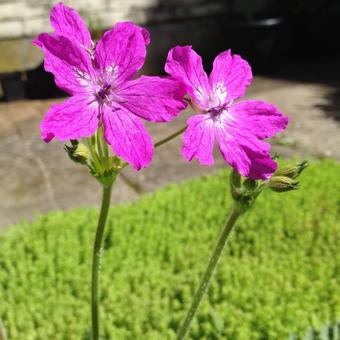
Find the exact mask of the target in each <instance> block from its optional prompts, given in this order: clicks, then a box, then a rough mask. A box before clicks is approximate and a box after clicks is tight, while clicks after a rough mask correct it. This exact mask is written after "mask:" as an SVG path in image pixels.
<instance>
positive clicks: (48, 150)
mask: <svg viewBox="0 0 340 340" xmlns="http://www.w3.org/2000/svg"><path fill="white" fill-rule="evenodd" d="M311 72H313V69H311ZM293 73H294V72H293ZM336 85H337V84H336V83H334V82H327V84H325V82H315V81H311V80H310V79H307V80H303V81H301V80H290V81H288V80H280V79H273V78H268V77H256V78H255V81H254V84H253V86H252V87H251V89H250V90H249V91H248V95H247V97H248V98H252V99H255V98H257V99H262V100H266V101H269V102H272V103H274V104H276V105H277V106H278V107H279V108H280V109H281V111H282V112H284V113H285V114H287V115H288V116H289V118H290V125H289V128H288V129H287V131H286V132H285V133H283V134H281V136H280V137H278V138H277V139H276V140H274V146H273V150H274V151H278V152H280V153H281V154H282V155H283V156H291V155H298V156H299V157H301V158H308V157H324V156H328V157H334V158H336V159H338V160H340V147H339V146H340V125H339V124H340V121H339V120H338V119H339V114H340V112H339V111H340V109H339V107H337V105H336V104H337V103H339V100H338V98H339V96H338V94H339V93H338V92H339V87H337V86H336ZM54 101H55V100H54ZM52 102H53V101H51V100H45V101H42V100H41V101H20V102H12V103H0V164H1V168H0V178H1V188H0V200H1V205H0V228H3V227H5V226H7V225H9V224H12V223H16V222H18V221H19V220H20V219H23V218H28V219H32V218H33V217H34V214H35V213H38V212H43V213H45V212H47V211H49V210H52V209H68V208H72V207H77V206H98V204H99V198H100V188H99V186H98V184H97V183H96V181H95V180H94V179H92V178H91V176H90V175H89V174H87V171H86V169H85V168H84V167H81V166H79V165H77V164H74V163H73V162H71V161H69V159H68V157H67V155H66V154H65V152H64V151H63V144H62V143H59V142H56V141H53V142H51V143H50V144H44V143H43V142H42V141H41V140H40V134H39V128H38V126H39V121H40V119H41V117H42V116H43V114H44V112H45V111H46V110H47V108H48V107H49V106H50V104H51V103H52ZM189 114H190V112H185V113H184V114H183V115H182V116H181V117H179V118H178V119H177V120H176V121H174V122H173V123H171V124H167V125H163V124H153V125H150V124H148V127H149V131H150V132H151V134H152V135H153V137H154V140H155V141H157V140H159V139H161V138H163V137H164V136H166V135H168V134H170V133H171V132H173V131H176V130H177V129H178V128H180V127H182V126H184V124H185V120H186V117H187V116H188V115H189ZM180 144H181V141H180V138H177V139H176V140H173V141H172V142H170V143H168V144H167V145H165V146H162V147H161V148H159V149H157V151H156V154H155V159H154V162H153V163H152V165H151V166H150V167H149V168H147V169H145V170H143V171H141V172H138V173H137V172H134V171H133V170H131V169H126V170H124V172H123V174H122V176H121V177H120V179H119V180H118V184H117V185H116V187H115V189H114V192H113V202H114V203H118V202H126V201H131V200H134V199H136V198H137V197H138V196H139V195H140V194H141V193H143V192H150V191H152V190H154V189H155V188H157V187H160V186H164V185H165V184H166V183H169V182H180V181H183V180H186V179H188V178H191V177H193V176H197V175H200V174H204V173H209V172H213V171H216V169H218V168H221V167H223V166H224V163H223V162H222V160H221V158H220V157H219V156H217V157H216V158H217V164H216V166H215V167H213V168H208V167H201V166H199V165H197V164H196V162H192V163H187V162H185V161H184V160H182V158H181V156H180Z"/></svg>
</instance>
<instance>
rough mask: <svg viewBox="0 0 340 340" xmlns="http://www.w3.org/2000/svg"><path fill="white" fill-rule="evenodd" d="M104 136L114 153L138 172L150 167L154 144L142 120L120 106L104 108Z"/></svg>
mask: <svg viewBox="0 0 340 340" xmlns="http://www.w3.org/2000/svg"><path fill="white" fill-rule="evenodd" d="M103 124H104V136H105V139H106V141H107V143H108V144H110V145H111V147H112V150H113V152H114V153H115V155H117V156H118V157H121V158H122V159H124V160H125V161H126V162H128V163H129V164H131V165H132V166H133V167H134V168H135V169H136V170H140V169H141V168H144V167H146V166H148V165H149V164H150V162H151V160H152V157H153V144H152V140H151V137H150V135H149V134H148V132H147V131H146V129H145V127H144V125H143V122H142V121H141V119H140V118H139V117H137V116H135V115H134V114H132V113H131V112H130V111H128V110H127V109H125V108H123V107H122V106H119V105H118V104H116V105H115V107H108V106H104V112H103Z"/></svg>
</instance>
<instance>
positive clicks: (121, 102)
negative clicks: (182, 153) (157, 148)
mask: <svg viewBox="0 0 340 340" xmlns="http://www.w3.org/2000/svg"><path fill="white" fill-rule="evenodd" d="M51 25H52V26H53V27H54V29H55V32H54V33H53V34H51V35H50V34H47V33H42V34H40V35H39V36H38V37H37V38H36V39H35V40H34V44H36V45H37V46H39V47H40V48H41V49H42V50H43V52H44V54H45V59H44V66H45V69H46V71H49V72H51V73H53V75H54V78H55V82H56V84H57V86H58V87H60V88H61V89H63V90H64V91H66V92H68V93H69V94H70V95H72V96H71V98H69V99H67V100H66V101H64V102H63V103H62V104H58V105H52V107H51V108H50V110H49V111H48V112H47V113H46V115H45V117H44V119H43V121H42V123H41V125H40V128H41V133H42V138H43V139H44V140H45V141H46V142H49V141H50V140H51V139H52V138H54V137H56V138H57V139H59V140H61V141H65V140H69V139H79V138H84V137H90V136H91V135H93V134H94V132H95V131H96V130H97V128H98V126H99V125H100V124H103V128H104V136H105V139H106V141H107V143H108V144H110V145H111V147H112V150H113V152H114V154H115V155H117V156H119V157H121V158H123V159H124V160H125V161H126V162H128V163H130V164H131V165H132V166H133V167H134V168H135V169H137V170H139V169H141V168H143V167H145V166H147V165H148V164H149V163H150V161H151V160H152V156H153V143H152V140H151V137H150V135H149V134H148V132H147V131H146V129H145V127H144V124H143V122H142V120H141V118H143V119H145V120H148V121H150V122H167V121H170V120H171V119H173V118H174V117H175V116H176V115H177V114H178V113H179V112H180V111H181V110H183V109H184V108H185V106H186V105H185V103H183V101H182V98H183V95H184V93H185V92H184V93H183V90H184V88H183V86H181V84H180V83H179V82H178V81H176V80H173V79H170V78H160V77H147V76H142V77H140V78H138V79H135V80H132V77H133V76H134V75H135V74H136V72H137V71H138V70H139V69H140V68H141V67H142V66H143V63H144V59H145V56H146V45H148V44H149V42H150V39H149V33H148V32H147V31H146V30H145V29H142V28H140V27H138V26H136V25H134V24H132V23H130V22H121V23H117V24H116V25H114V27H113V28H112V29H111V30H109V31H107V32H106V33H105V34H104V35H103V36H102V38H101V39H100V40H99V41H98V43H97V44H96V46H94V44H93V42H92V41H91V36H90V33H89V31H88V29H87V27H86V25H85V23H84V22H83V20H82V18H81V17H80V16H79V14H78V13H77V12H76V11H74V10H73V9H71V8H69V7H66V6H65V5H63V4H62V3H59V4H57V5H55V6H54V8H53V9H52V12H51Z"/></svg>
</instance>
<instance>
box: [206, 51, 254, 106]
mask: <svg viewBox="0 0 340 340" xmlns="http://www.w3.org/2000/svg"><path fill="white" fill-rule="evenodd" d="M252 79H253V75H252V72H251V68H250V66H249V64H248V63H247V62H246V61H245V60H244V59H242V58H241V57H240V56H239V55H233V56H232V55H231V52H230V50H228V51H225V52H222V53H220V54H219V55H218V56H217V57H216V58H215V60H214V64H213V70H212V72H211V74H210V76H209V81H210V85H211V88H212V91H213V92H214V89H216V88H218V87H221V85H222V86H224V87H225V90H226V92H227V96H226V98H225V103H226V102H229V101H231V100H233V99H237V98H240V97H242V96H243V95H244V93H245V92H246V90H247V87H248V86H249V85H250V83H251V82H252Z"/></svg>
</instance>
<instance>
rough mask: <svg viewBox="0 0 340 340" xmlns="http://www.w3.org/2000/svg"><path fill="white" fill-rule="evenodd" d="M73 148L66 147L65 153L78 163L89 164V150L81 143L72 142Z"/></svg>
mask: <svg viewBox="0 0 340 340" xmlns="http://www.w3.org/2000/svg"><path fill="white" fill-rule="evenodd" d="M71 144H72V146H68V145H65V148H64V149H65V151H66V152H67V154H68V155H69V157H70V158H71V159H72V160H73V161H74V162H76V163H81V164H87V160H88V158H89V150H88V148H87V147H86V146H85V145H84V144H81V143H79V142H75V141H71Z"/></svg>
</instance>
